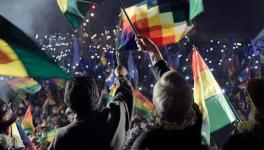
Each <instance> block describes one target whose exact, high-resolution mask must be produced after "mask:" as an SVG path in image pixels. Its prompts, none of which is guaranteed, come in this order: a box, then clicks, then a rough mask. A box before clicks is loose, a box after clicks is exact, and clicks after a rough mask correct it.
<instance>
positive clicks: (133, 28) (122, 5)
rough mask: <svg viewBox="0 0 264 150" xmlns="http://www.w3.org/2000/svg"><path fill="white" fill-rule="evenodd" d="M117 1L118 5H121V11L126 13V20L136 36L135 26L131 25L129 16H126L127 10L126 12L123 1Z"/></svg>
mask: <svg viewBox="0 0 264 150" xmlns="http://www.w3.org/2000/svg"><path fill="white" fill-rule="evenodd" d="M119 3H120V6H121V9H122V11H123V12H124V14H125V15H126V18H127V20H128V22H129V24H130V26H131V27H132V30H133V32H134V33H135V35H136V36H139V34H138V32H137V29H136V27H135V26H134V25H133V23H132V21H131V20H130V18H129V16H128V14H127V12H126V9H125V6H124V3H123V2H122V0H119Z"/></svg>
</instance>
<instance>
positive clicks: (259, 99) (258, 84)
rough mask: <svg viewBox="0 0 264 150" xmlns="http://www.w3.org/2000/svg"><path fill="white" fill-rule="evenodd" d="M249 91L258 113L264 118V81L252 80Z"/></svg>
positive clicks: (249, 83)
mask: <svg viewBox="0 0 264 150" xmlns="http://www.w3.org/2000/svg"><path fill="white" fill-rule="evenodd" d="M247 91H248V94H249V96H250V98H251V100H252V102H253V103H254V106H255V108H256V111H257V113H258V114H260V115H262V116H263V117H264V79H251V80H250V81H249V82H248V87H247Z"/></svg>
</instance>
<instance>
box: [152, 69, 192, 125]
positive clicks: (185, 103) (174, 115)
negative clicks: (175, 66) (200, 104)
mask: <svg viewBox="0 0 264 150" xmlns="http://www.w3.org/2000/svg"><path fill="white" fill-rule="evenodd" d="M153 102H154V105H155V108H156V110H157V114H158V116H159V117H160V118H161V119H163V120H167V121H169V122H178V121H181V120H182V119H184V118H185V117H186V116H187V115H188V114H189V113H190V112H191V110H192V105H193V93H192V89H191V88H190V87H189V85H188V83H187V82H186V80H185V79H184V77H183V76H182V75H181V74H180V73H178V72H176V71H168V72H166V73H165V74H164V75H163V76H162V77H161V79H160V80H159V81H158V82H157V83H156V84H155V87H154V91H153Z"/></svg>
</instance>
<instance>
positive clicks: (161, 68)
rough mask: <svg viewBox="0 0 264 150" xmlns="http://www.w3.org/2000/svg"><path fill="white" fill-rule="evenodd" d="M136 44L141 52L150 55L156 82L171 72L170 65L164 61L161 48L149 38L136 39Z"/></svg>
mask: <svg viewBox="0 0 264 150" xmlns="http://www.w3.org/2000/svg"><path fill="white" fill-rule="evenodd" d="M136 43H137V46H138V48H139V51H144V52H148V53H149V55H150V59H151V62H152V65H153V69H152V71H153V74H154V76H155V78H156V80H159V79H160V78H161V76H162V75H163V74H164V73H165V72H167V71H169V70H170V69H169V67H168V65H167V64H166V63H165V61H164V60H163V57H162V55H161V53H160V51H159V48H158V47H157V46H156V44H155V43H154V42H153V41H152V40H151V39H149V38H148V37H136Z"/></svg>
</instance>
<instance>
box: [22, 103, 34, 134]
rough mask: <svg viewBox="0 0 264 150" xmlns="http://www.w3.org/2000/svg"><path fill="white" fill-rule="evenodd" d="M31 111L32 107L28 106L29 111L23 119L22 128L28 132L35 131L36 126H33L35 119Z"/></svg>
mask: <svg viewBox="0 0 264 150" xmlns="http://www.w3.org/2000/svg"><path fill="white" fill-rule="evenodd" d="M31 111H32V107H31V106H28V109H27V112H26V114H25V117H24V119H23V121H22V128H23V129H24V130H25V131H28V132H34V131H35V127H34V126H33V119H32V113H31Z"/></svg>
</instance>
